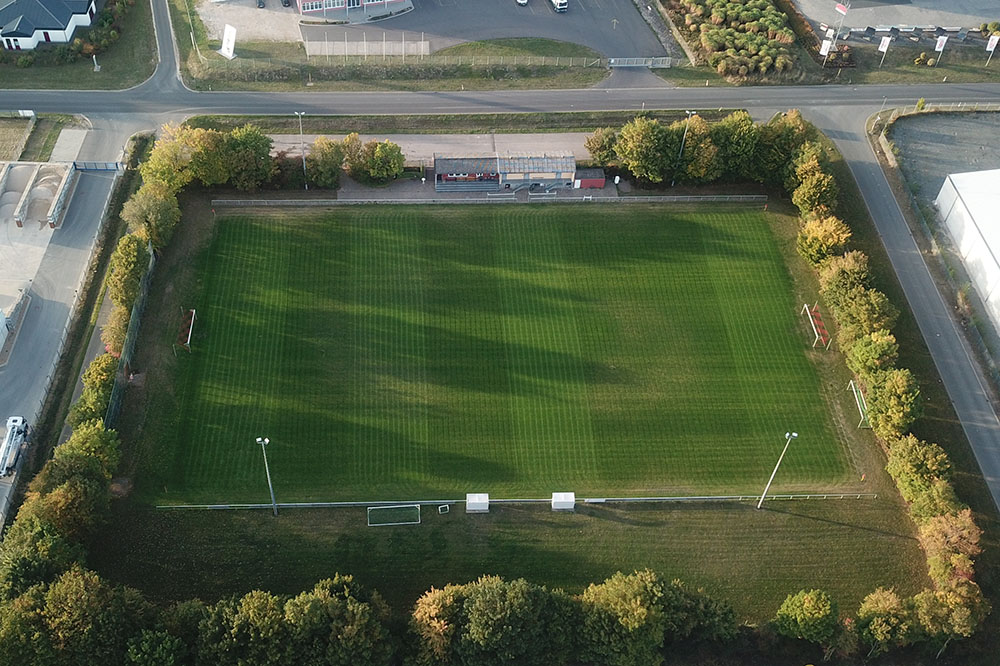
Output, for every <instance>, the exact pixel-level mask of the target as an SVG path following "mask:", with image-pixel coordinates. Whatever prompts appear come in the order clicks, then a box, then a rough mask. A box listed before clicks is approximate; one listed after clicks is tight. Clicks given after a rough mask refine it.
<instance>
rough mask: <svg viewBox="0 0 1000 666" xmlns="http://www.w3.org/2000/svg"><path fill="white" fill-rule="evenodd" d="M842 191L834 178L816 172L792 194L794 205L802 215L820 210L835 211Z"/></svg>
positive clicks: (808, 176)
mask: <svg viewBox="0 0 1000 666" xmlns="http://www.w3.org/2000/svg"><path fill="white" fill-rule="evenodd" d="M839 196H840V189H839V188H838V187H837V181H836V180H834V178H833V176H831V175H830V174H828V173H824V172H823V171H815V172H812V173H810V174H809V175H807V176H805V178H803V180H802V182H801V183H800V184H799V186H798V187H797V188H795V191H794V192H792V203H793V204H795V207H796V208H798V209H799V212H800V213H801V214H802V215H808V214H809V213H811V212H813V211H816V210H819V209H828V210H833V209H834V208H836V207H837V197H839Z"/></svg>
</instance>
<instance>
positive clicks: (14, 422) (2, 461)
mask: <svg viewBox="0 0 1000 666" xmlns="http://www.w3.org/2000/svg"><path fill="white" fill-rule="evenodd" d="M27 434H28V424H27V423H25V422H24V417H23V416H11V417H10V418H8V419H7V432H6V434H5V435H4V437H3V446H2V447H0V477H3V476H9V475H11V474H13V473H14V465H15V464H17V456H18V455H20V453H21V444H23V443H24V438H25V436H27Z"/></svg>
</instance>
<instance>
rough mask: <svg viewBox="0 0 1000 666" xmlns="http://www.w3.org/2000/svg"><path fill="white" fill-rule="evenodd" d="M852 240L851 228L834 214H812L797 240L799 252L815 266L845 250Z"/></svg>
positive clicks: (796, 244)
mask: <svg viewBox="0 0 1000 666" xmlns="http://www.w3.org/2000/svg"><path fill="white" fill-rule="evenodd" d="M850 240H851V230H850V228H849V227H848V226H847V225H846V224H844V221H843V220H841V219H840V218H839V217H834V216H833V215H823V216H819V215H811V216H810V217H809V219H807V220H806V221H805V222H804V223H803V225H802V228H801V229H800V230H799V235H798V237H797V238H796V241H795V247H796V249H797V250H798V251H799V254H800V255H802V257H803V258H804V259H805V260H806V261H808V262H809V263H810V264H812V265H813V266H819V265H820V264H822V263H823V262H824V261H826V260H827V259H828V258H830V257H831V256H832V255H835V254H840V253H841V252H843V251H844V249H845V247H846V246H847V243H848V241H850Z"/></svg>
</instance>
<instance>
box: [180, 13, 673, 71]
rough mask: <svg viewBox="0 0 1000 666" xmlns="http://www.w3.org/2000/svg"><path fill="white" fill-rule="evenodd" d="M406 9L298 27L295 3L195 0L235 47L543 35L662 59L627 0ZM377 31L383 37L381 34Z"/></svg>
mask: <svg viewBox="0 0 1000 666" xmlns="http://www.w3.org/2000/svg"><path fill="white" fill-rule="evenodd" d="M413 5H414V9H413V11H411V12H407V13H406V14H402V15H400V16H394V17H392V18H388V19H384V20H381V21H377V22H371V23H363V24H358V25H351V26H345V25H303V26H301V33H300V26H299V15H298V13H297V12H296V10H295V7H294V6H293V7H288V8H286V7H282V6H281V3H280V2H279V0H267V6H266V7H265V8H264V9H257V5H256V0H233V1H231V2H220V3H212V2H207V1H206V2H201V3H199V5H198V13H199V15H200V16H201V19H202V21H203V22H204V23H205V27H206V29H207V30H208V34H209V37H210V38H212V39H221V37H222V29H223V26H224V25H225V24H227V23H228V24H229V25H232V26H233V27H235V28H236V52H237V54H238V53H239V44H240V42H241V41H258V40H265V41H287V42H293V41H299V40H300V39H305V40H308V41H314V42H324V41H328V42H330V43H334V42H338V43H340V42H343V41H344V38H345V33H346V37H347V40H348V41H350V42H361V41H367V42H371V43H373V44H375V43H378V42H381V41H382V40H383V39H385V40H386V41H388V42H401V41H404V40H405V42H412V43H415V42H417V41H418V40H419V39H420V38H421V35H423V38H424V39H425V40H427V41H429V42H430V52H431V53H433V52H434V51H437V50H440V49H442V48H447V47H449V46H454V45H455V44H460V43H462V42H468V41H479V40H484V39H506V38H512V37H544V38H547V39H554V40H559V41H564V42H572V43H574V44H582V45H584V46H588V47H590V48H592V49H594V50H595V51H598V52H600V53H602V54H603V55H605V56H607V57H613V58H625V57H641V56H664V55H670V54H668V53H666V51H665V50H664V48H663V45H662V44H661V43H660V41H659V40H658V39H657V37H656V35H655V34H654V33H653V31H652V29H651V28H650V27H649V25H647V24H646V21H645V20H644V19H643V18H642V16H641V15H640V14H639V10H637V9H636V7H635V5H634V4H633V3H632V2H631V0H569V8H568V10H567V11H566V12H565V13H556V12H555V11H553V9H552V5H551V4H550V3H549V1H548V0H528V4H527V5H526V6H523V7H522V6H519V5H517V4H516V2H515V0H413ZM383 33H384V36H383Z"/></svg>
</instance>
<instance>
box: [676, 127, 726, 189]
mask: <svg viewBox="0 0 1000 666" xmlns="http://www.w3.org/2000/svg"><path fill="white" fill-rule="evenodd" d="M684 122H686V123H687V137H686V138H685V139H684V154H683V155H682V156H681V165H680V166H679V167H678V172H679V175H680V177H681V178H683V179H684V180H686V181H688V182H692V183H710V182H712V181H715V180H718V178H719V177H720V176H721V175H722V163H721V162H720V160H719V149H718V147H717V146H716V145H715V142H713V141H712V135H711V131H710V128H709V125H708V123H707V122H705V119H704V118H702V117H701V116H699V115H697V114H695V115H693V116H691V117H690V118H688V119H687V121H683V122H680V123H679V124H678V126H677V128H675V131H680V132H683V127H684Z"/></svg>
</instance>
